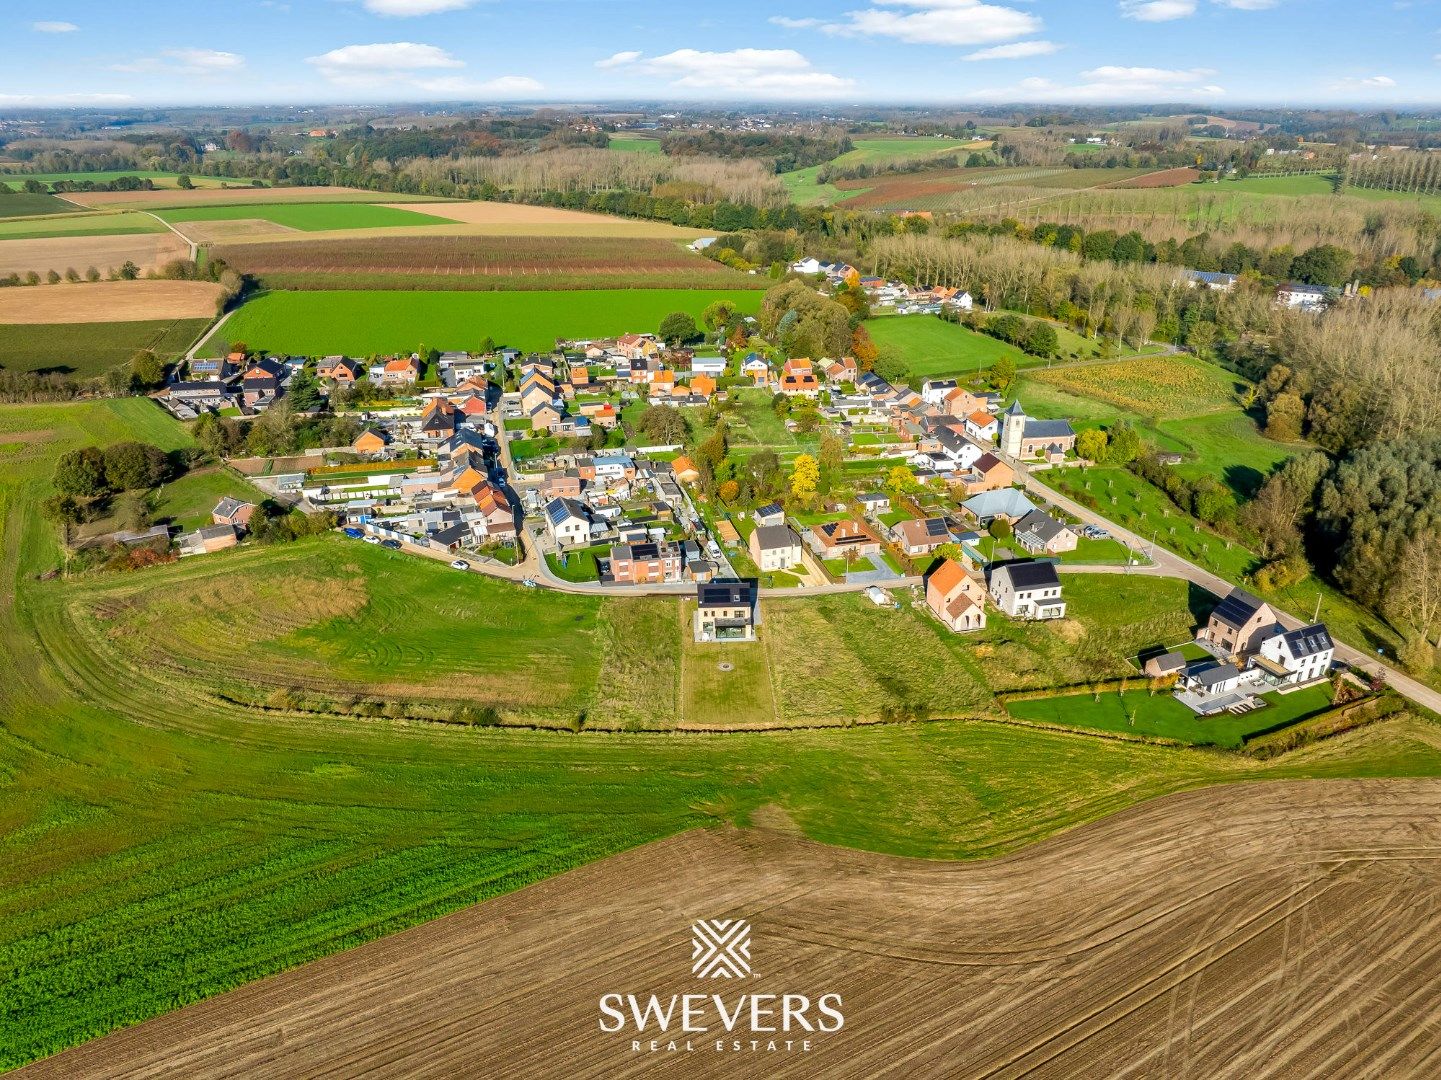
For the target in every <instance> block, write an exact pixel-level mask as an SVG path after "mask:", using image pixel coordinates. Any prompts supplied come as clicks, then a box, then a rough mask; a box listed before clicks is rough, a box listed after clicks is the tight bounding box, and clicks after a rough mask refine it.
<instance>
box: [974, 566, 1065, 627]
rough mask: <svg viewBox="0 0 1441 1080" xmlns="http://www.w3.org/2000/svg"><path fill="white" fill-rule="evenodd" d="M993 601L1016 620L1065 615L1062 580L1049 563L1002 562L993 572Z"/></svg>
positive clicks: (1052, 617) (991, 583) (1054, 617)
mask: <svg viewBox="0 0 1441 1080" xmlns="http://www.w3.org/2000/svg"><path fill="white" fill-rule="evenodd" d="M990 586H991V599H992V600H993V601H995V605H996V607H998V608H1000V609H1001V610H1002V611H1004V612H1005V613H1006V614H1007V615H1010V616H1012V617H1014V618H1017V619H1060V618H1063V617H1064V616H1065V614H1066V602H1065V601H1064V600H1063V599H1061V579H1060V576H1059V575H1057V573H1056V568H1055V566H1054V565H1053V564H1052V563H1049V562H1013V563H1003V564H1002V565H1000V566H998V567H996V568H995V569H994V570H992V571H991V582H990Z"/></svg>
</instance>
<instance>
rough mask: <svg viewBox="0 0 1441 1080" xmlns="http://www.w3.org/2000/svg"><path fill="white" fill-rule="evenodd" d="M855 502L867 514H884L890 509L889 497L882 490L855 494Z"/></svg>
mask: <svg viewBox="0 0 1441 1080" xmlns="http://www.w3.org/2000/svg"><path fill="white" fill-rule="evenodd" d="M856 502H858V503H860V505H861V509H862V510H863V511H865V512H866V513H867V514H886V513H889V512H890V509H891V497H890V496H889V495H887V494H886V493H885V492H883V491H866V492H862V493H861V494H860V495H857V496H856Z"/></svg>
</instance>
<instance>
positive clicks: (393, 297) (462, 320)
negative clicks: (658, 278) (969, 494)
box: [207, 289, 761, 356]
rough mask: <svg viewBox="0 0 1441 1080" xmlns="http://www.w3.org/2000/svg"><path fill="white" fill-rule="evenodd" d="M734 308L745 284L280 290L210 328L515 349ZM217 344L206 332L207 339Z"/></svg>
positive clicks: (246, 337) (742, 302) (356, 346)
mask: <svg viewBox="0 0 1441 1080" xmlns="http://www.w3.org/2000/svg"><path fill="white" fill-rule="evenodd" d="M721 299H729V300H732V301H734V302H735V304H736V306H737V307H738V308H739V309H740V310H741V311H744V312H754V311H756V310H757V309H758V308H759V307H760V301H761V293H760V292H758V291H746V290H718V291H710V290H696V291H691V290H667V289H654V290H648V291H609V290H591V291H576V292H513V293H502V292H496V293H488V292H474V293H469V292H467V293H461V292H453V293H443V292H385V291H379V290H377V291H373V292H345V291H335V292H286V293H271V294H269V295H267V296H262V297H259V298H258V299H256V300H252V301H251V302H250V303H248V304H246V305H245V306H244V307H242V308H241V309H240V310H239V311H238V312H236V314H235V315H233V316H231V318H230V321H229V322H227V323H226V324H225V326H224V327H223V328H222V330H221V333H220V334H219V335H217V337H225V338H227V339H228V340H230V341H244V342H245V343H246V344H248V345H249V346H251V347H252V348H263V349H276V350H286V351H290V352H295V353H306V354H312V353H313V354H315V355H324V354H327V353H332V352H344V353H347V354H349V355H352V356H368V355H370V354H372V353H377V352H384V351H386V350H395V349H414V348H416V347H417V346H418V345H419V344H420V343H422V342H424V343H425V345H426V346H427V347H433V348H437V349H466V348H470V349H474V348H476V347H477V346H478V344H479V342H480V341H481V339H483V338H485V337H491V338H494V339H495V340H496V341H497V342H503V343H505V344H506V345H512V346H514V347H516V348H519V349H548V348H552V347H553V346H554V344H555V338H556V337H558V336H559V337H591V336H595V337H598V336H601V335H605V334H620V333H625V332H627V331H637V330H654V329H655V328H656V327H657V326H659V325H660V321H661V319H663V318H664V317H665V316H666V315H667V314H668V313H669V312H672V311H689V312H690V313H691V314H692V315H695V316H697V317H698V316H699V315H700V314H701V312H702V311H703V310H704V309H705V307H706V306H707V305H708V304H710V303H712V302H713V301H716V300H721ZM219 347H220V342H219V341H218V340H215V339H212V340H211V341H210V342H209V343H208V345H207V348H208V349H210V350H212V351H214V350H216V349H218V348H219Z"/></svg>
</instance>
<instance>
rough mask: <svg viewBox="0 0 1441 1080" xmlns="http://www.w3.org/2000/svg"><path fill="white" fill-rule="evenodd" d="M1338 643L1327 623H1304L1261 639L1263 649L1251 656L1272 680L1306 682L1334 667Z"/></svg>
mask: <svg viewBox="0 0 1441 1080" xmlns="http://www.w3.org/2000/svg"><path fill="white" fill-rule="evenodd" d="M1335 656H1336V646H1335V643H1334V642H1332V640H1331V634H1330V632H1329V631H1327V629H1326V624H1325V623H1315V624H1314V625H1312V626H1303V627H1301V628H1300V629H1299V630H1290V631H1287V632H1286V633H1281V634H1276V635H1275V636H1274V637H1269V638H1267V639H1266V640H1265V641H1263V642H1261V649H1260V651H1259V652H1258V653H1256V654H1255V655H1254V656H1252V657H1251V666H1252V667H1256V668H1260V669H1261V670H1262V671H1263V672H1265V673H1266V675H1267V676H1269V677H1270V679H1271V681H1272V682H1277V683H1281V684H1286V683H1294V684H1296V685H1298V686H1299V685H1302V684H1305V683H1309V682H1315V681H1316V680H1317V679H1324V678H1325V677H1326V676H1327V675H1328V674H1330V671H1331V661H1332V660H1333V659H1334V658H1335Z"/></svg>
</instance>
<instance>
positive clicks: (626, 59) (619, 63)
mask: <svg viewBox="0 0 1441 1080" xmlns="http://www.w3.org/2000/svg"><path fill="white" fill-rule="evenodd" d="M641 56H642V53H641V51H640V50H639V49H628V50H627V51H625V52H618V53H616V54H615V55H614V56H608V57H606V58H605V59H604V60H597V61H596V62H595V66H596V67H598V68H618V67H625V66H626V65H627V64H634V63H635V62H636V61H637V60H639V59H640V58H641Z"/></svg>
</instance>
